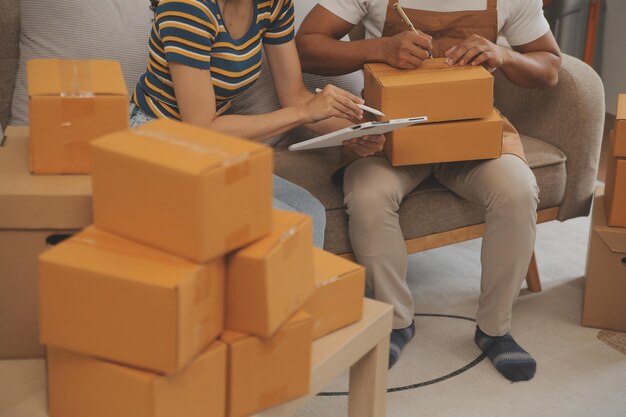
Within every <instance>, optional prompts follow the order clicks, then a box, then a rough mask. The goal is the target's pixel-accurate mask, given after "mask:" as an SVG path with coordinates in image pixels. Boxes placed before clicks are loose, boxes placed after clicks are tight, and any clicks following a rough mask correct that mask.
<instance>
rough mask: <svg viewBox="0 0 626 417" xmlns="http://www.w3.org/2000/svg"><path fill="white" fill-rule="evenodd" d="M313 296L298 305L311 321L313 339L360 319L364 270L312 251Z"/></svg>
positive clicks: (323, 252) (350, 263) (330, 254)
mask: <svg viewBox="0 0 626 417" xmlns="http://www.w3.org/2000/svg"><path fill="white" fill-rule="evenodd" d="M313 260H314V269H315V286H316V288H315V293H314V294H313V295H312V296H311V297H310V298H309V300H308V301H307V302H306V303H305V304H304V306H302V311H304V312H306V313H308V314H310V315H311V318H312V320H313V340H317V339H319V338H320V337H322V336H325V335H327V334H328V333H331V332H334V331H335V330H338V329H340V328H342V327H344V326H347V325H349V324H352V323H355V322H357V321H359V320H360V319H361V317H362V316H363V296H364V291H365V269H364V268H363V267H362V266H360V265H357V264H355V263H353V262H350V261H348V260H345V259H343V258H340V257H339V256H336V255H333V254H332V253H329V252H326V251H323V250H321V249H317V248H315V250H314V253H313Z"/></svg>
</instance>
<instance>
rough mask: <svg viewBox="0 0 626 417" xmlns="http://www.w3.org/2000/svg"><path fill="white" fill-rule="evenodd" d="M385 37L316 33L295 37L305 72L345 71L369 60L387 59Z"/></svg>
mask: <svg viewBox="0 0 626 417" xmlns="http://www.w3.org/2000/svg"><path fill="white" fill-rule="evenodd" d="M384 43H385V39H383V38H381V39H365V40H358V41H350V42H345V41H339V40H336V39H333V38H331V37H329V36H326V35H321V34H317V33H311V34H303V35H298V36H297V37H296V45H297V47H298V53H299V55H300V62H301V64H302V70H303V71H304V72H310V73H313V74H320V75H343V74H349V73H351V72H354V71H357V70H360V69H362V68H363V65H365V64H366V63H368V62H384Z"/></svg>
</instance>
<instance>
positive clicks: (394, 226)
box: [344, 155, 539, 336]
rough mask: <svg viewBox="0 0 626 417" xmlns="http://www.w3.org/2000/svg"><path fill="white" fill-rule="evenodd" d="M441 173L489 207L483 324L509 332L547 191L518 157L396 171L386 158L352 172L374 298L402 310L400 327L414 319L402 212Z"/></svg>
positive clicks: (357, 246) (356, 232) (355, 232)
mask: <svg viewBox="0 0 626 417" xmlns="http://www.w3.org/2000/svg"><path fill="white" fill-rule="evenodd" d="M430 175H434V176H435V178H436V179H437V180H438V181H439V182H440V183H441V184H442V185H444V186H445V187H447V188H449V189H450V190H451V191H453V192H454V193H456V194H458V195H459V196H461V197H463V198H465V199H467V200H469V201H473V202H476V203H480V204H482V205H483V207H485V220H486V230H485V234H484V237H483V244H482V253H481V264H482V277H481V288H480V290H481V291H480V298H479V302H478V313H477V316H476V322H477V323H478V325H479V326H480V328H481V329H482V330H483V331H484V332H485V333H487V334H489V335H491V336H501V335H504V334H506V333H507V332H508V331H509V330H510V327H511V310H512V308H513V303H514V301H515V299H516V297H517V294H518V292H519V289H520V286H521V283H522V281H523V279H524V277H525V276H526V273H527V271H528V265H529V263H530V258H531V256H532V253H533V248H534V244H535V228H536V221H537V212H536V210H537V203H538V201H539V199H538V194H539V189H538V187H537V182H536V180H535V176H534V175H533V172H532V171H531V169H530V168H529V167H528V166H527V165H526V164H525V163H524V162H523V161H522V160H521V159H520V158H518V157H516V156H514V155H503V156H502V157H501V158H499V159H494V160H489V161H469V162H457V163H446V164H432V165H414V166H406V167H397V168H394V167H392V166H391V165H390V164H389V162H388V161H387V160H386V159H384V158H377V157H370V158H362V159H360V160H357V161H356V162H354V163H352V164H351V165H350V166H348V168H347V169H346V173H345V176H344V195H345V199H344V203H345V205H346V207H347V213H348V216H349V230H350V241H351V244H352V248H353V250H354V255H355V257H356V259H357V261H358V262H359V263H360V264H361V265H363V266H365V267H366V269H367V284H368V287H369V288H370V289H371V290H373V294H374V297H375V298H376V299H378V300H380V301H384V302H387V303H389V304H392V305H393V306H394V320H393V327H394V328H396V329H398V328H403V327H406V326H409V325H410V324H411V320H412V319H413V296H412V294H411V291H410V289H409V287H408V285H407V282H406V272H407V253H406V246H405V243H404V238H403V236H402V231H401V230H400V224H399V216H398V208H399V206H400V203H401V202H402V199H403V198H404V196H405V195H407V194H408V193H409V192H411V191H412V190H413V189H414V188H415V187H417V185H419V184H420V183H421V182H422V181H424V180H425V179H426V178H428V177H429V176H430Z"/></svg>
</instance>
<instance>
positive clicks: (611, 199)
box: [604, 131, 626, 227]
mask: <svg viewBox="0 0 626 417" xmlns="http://www.w3.org/2000/svg"><path fill="white" fill-rule="evenodd" d="M610 149H612V150H613V152H612V155H609V156H608V159H607V164H606V187H605V198H604V201H605V206H606V218H607V224H608V225H609V226H613V227H626V157H620V156H616V150H617V141H616V131H613V132H611V145H610Z"/></svg>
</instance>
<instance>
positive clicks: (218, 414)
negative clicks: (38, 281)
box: [48, 342, 227, 417]
mask: <svg viewBox="0 0 626 417" xmlns="http://www.w3.org/2000/svg"><path fill="white" fill-rule="evenodd" d="M226 366H227V349H226V346H225V345H224V344H223V343H220V342H214V343H213V344H211V346H210V347H209V348H208V349H207V350H206V351H204V352H203V353H202V354H200V355H199V356H198V357H197V358H196V359H195V360H194V361H193V362H192V363H190V364H189V366H187V367H185V368H184V369H183V370H182V371H180V372H179V373H176V374H174V375H169V376H165V375H159V374H154V373H151V372H146V371H142V370H139V369H135V368H127V367H125V366H123V365H119V364H116V363H113V362H107V361H103V360H100V359H96V358H92V357H89V356H83V355H79V354H76V353H72V352H69V351H65V350H61V349H55V348H49V349H48V413H49V414H50V416H51V417H85V416H89V417H111V416H115V417H165V416H184V417H208V416H211V417H223V416H224V415H225V410H226V372H227V371H226Z"/></svg>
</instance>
